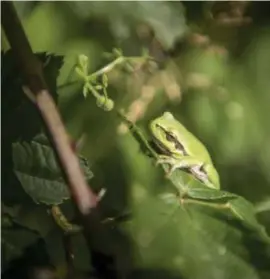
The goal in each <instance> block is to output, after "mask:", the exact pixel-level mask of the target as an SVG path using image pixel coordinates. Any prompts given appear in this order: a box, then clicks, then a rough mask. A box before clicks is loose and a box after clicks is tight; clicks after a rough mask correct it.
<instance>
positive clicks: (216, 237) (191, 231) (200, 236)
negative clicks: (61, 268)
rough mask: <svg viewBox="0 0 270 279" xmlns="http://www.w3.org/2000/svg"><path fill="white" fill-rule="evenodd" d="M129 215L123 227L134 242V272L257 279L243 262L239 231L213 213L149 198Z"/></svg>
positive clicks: (136, 204) (176, 202)
mask: <svg viewBox="0 0 270 279" xmlns="http://www.w3.org/2000/svg"><path fill="white" fill-rule="evenodd" d="M132 215H133V219H132V220H131V221H130V222H129V223H126V224H125V226H124V227H125V229H126V231H127V232H128V233H129V235H130V236H131V238H132V240H133V242H132V245H133V246H132V247H133V251H134V265H135V267H136V268H137V269H139V270H159V271H160V272H162V271H163V272H164V275H163V277H161V278H170V275H174V276H175V277H176V278H181V277H182V276H183V277H184V278H200V279H203V278H207V279H209V278H242V277H244V278H250V279H253V278H258V276H257V275H256V272H255V270H254V269H253V268H252V267H251V266H250V265H249V264H248V256H247V250H246V249H245V247H244V246H243V244H242V242H241V236H242V232H241V230H238V229H236V228H234V227H232V226H230V225H228V224H227V223H226V222H224V221H223V220H220V219H219V218H216V217H215V216H214V215H213V216H212V215H210V214H208V213H207V212H205V211H204V210H198V209H197V208H194V207H193V208H189V209H188V210H187V209H186V208H185V207H182V206H181V205H180V204H179V202H178V201H177V200H175V202H173V201H171V202H170V203H164V202H163V201H162V200H161V199H158V198H155V197H153V196H150V195H149V196H147V197H145V198H144V200H143V201H141V202H139V203H135V205H134V207H133V214H132ZM228 239H229V241H230V242H228ZM235 247H239V249H238V250H235ZM213 262H214V263H215V264H213ZM202 271H203V272H202ZM142 273H143V272H142ZM236 274H237V277H236ZM152 277H153V278H154V275H152V276H151V273H149V272H148V277H147V278H152ZM143 278H144V277H143Z"/></svg>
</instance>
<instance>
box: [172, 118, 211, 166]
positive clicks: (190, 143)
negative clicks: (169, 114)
mask: <svg viewBox="0 0 270 279" xmlns="http://www.w3.org/2000/svg"><path fill="white" fill-rule="evenodd" d="M174 125H176V126H177V131H176V132H177V133H178V137H179V139H180V141H181V142H185V143H186V146H185V149H186V152H187V153H188V154H189V155H191V156H192V155H194V156H196V157H197V158H198V159H200V158H201V159H202V160H203V161H205V162H206V163H212V159H211V157H210V155H209V152H208V151H207V149H206V147H205V145H204V144H203V143H202V142H201V141H200V140H199V139H198V138H197V137H196V136H194V135H193V134H192V133H191V132H190V131H189V130H188V129H187V128H186V127H185V126H184V125H182V124H181V123H180V122H178V121H175V123H174Z"/></svg>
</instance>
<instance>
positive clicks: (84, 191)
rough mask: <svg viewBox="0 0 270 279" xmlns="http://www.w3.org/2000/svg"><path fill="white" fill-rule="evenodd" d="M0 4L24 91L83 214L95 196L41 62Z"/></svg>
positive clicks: (12, 13) (9, 6) (11, 11)
mask: <svg viewBox="0 0 270 279" xmlns="http://www.w3.org/2000/svg"><path fill="white" fill-rule="evenodd" d="M2 7H3V13H2V26H3V29H4V31H5V34H6V36H7V39H8V41H9V43H10V46H11V48H12V51H13V54H14V56H15V57H16V61H17V62H18V64H19V66H20V68H21V72H22V74H23V77H24V78H25V81H26V84H27V86H24V88H23V89H24V92H25V94H26V95H27V97H28V98H30V100H31V101H34V102H35V104H36V106H37V108H38V110H39V112H40V113H41V115H42V118H43V120H44V122H45V125H46V128H47V129H48V131H49V134H50V136H51V138H52V142H53V145H54V148H55V150H56V152H57V155H58V157H59V159H60V164H61V167H62V169H63V171H64V174H65V177H66V180H67V182H68V185H69V188H70V191H71V194H72V196H73V198H74V200H75V203H76V205H77V207H78V209H79V211H80V213H81V214H82V215H84V216H85V215H87V214H88V213H89V212H90V211H91V209H93V208H95V207H96V206H97V202H98V201H97V197H96V195H95V194H94V193H93V192H92V191H91V189H90V188H89V186H88V185H87V183H86V181H85V178H84V175H83V172H82V170H81V168H80V165H79V161H78V158H77V156H76V154H75V153H74V152H73V150H72V149H71V145H70V139H69V137H68V135H67V133H66V131H65V127H64V125H63V122H62V120H61V117H60V115H59V112H58V111H57V108H56V105H55V103H54V101H53V99H52V97H51V95H50V93H49V91H48V88H47V85H46V81H45V79H44V76H43V71H42V65H41V63H40V61H39V60H38V58H37V57H36V56H35V55H34V53H33V51H32V49H31V46H30V44H29V41H28V40H27V37H26V35H25V33H24V30H23V27H22V25H21V22H20V20H19V18H18V16H17V14H16V11H15V9H14V6H13V4H12V3H11V2H7V1H6V2H3V3H2Z"/></svg>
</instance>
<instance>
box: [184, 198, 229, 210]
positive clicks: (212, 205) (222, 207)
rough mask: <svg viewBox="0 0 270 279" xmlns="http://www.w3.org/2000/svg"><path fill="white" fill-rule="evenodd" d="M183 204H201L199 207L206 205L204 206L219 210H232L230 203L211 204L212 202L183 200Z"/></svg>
mask: <svg viewBox="0 0 270 279" xmlns="http://www.w3.org/2000/svg"><path fill="white" fill-rule="evenodd" d="M182 203H183V204H184V203H185V204H192V203H193V204H199V205H204V206H209V207H213V208H218V209H230V206H229V205H228V203H223V204H219V203H211V202H204V201H199V200H193V199H182Z"/></svg>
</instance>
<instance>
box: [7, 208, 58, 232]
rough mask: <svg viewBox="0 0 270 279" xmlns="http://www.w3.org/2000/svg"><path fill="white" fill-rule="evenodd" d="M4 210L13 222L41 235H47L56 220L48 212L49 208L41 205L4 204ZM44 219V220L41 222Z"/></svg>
mask: <svg viewBox="0 0 270 279" xmlns="http://www.w3.org/2000/svg"><path fill="white" fill-rule="evenodd" d="M2 212H4V213H6V214H8V215H9V216H10V217H11V218H12V221H13V223H16V224H18V225H20V226H22V227H25V228H27V229H30V230H32V231H36V232H38V233H39V234H40V236H42V237H45V236H46V235H47V234H48V233H49V232H50V231H51V230H52V229H53V228H55V222H54V221H53V219H52V217H51V216H50V214H49V213H48V209H47V208H46V207H44V206H40V205H35V204H33V205H29V206H26V205H16V206H12V207H9V206H6V205H4V204H2ZM40 220H42V222H40Z"/></svg>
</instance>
